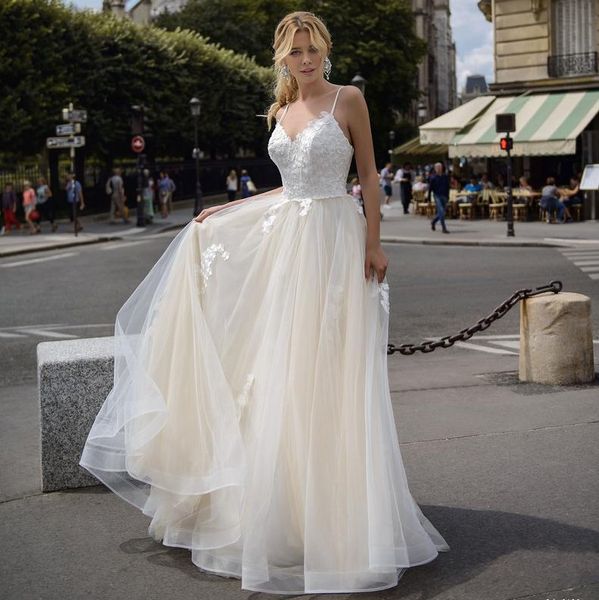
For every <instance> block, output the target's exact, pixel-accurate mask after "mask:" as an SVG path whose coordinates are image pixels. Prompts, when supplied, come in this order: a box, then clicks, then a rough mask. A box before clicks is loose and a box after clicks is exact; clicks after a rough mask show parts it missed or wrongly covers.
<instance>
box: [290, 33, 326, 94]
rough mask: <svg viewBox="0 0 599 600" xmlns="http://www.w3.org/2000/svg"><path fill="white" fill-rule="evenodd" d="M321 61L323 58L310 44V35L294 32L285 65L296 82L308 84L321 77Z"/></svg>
mask: <svg viewBox="0 0 599 600" xmlns="http://www.w3.org/2000/svg"><path fill="white" fill-rule="evenodd" d="M322 61H323V57H322V56H321V55H320V54H319V52H318V50H317V49H316V48H315V47H314V46H313V45H312V44H311V42H310V34H309V33H308V32H307V31H296V32H295V35H294V36H293V46H292V48H291V51H290V52H289V54H288V55H287V56H286V58H285V64H286V65H287V66H288V67H289V70H290V71H291V74H292V75H293V76H294V77H295V78H296V79H297V81H298V82H299V83H302V82H306V83H308V82H311V81H315V80H316V78H317V77H321V76H322V75H321V74H322V68H321V65H322Z"/></svg>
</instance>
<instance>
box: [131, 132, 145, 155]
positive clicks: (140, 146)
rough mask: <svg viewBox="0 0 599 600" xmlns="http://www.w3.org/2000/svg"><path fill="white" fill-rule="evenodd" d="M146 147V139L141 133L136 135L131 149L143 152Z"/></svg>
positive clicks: (132, 140)
mask: <svg viewBox="0 0 599 600" xmlns="http://www.w3.org/2000/svg"><path fill="white" fill-rule="evenodd" d="M145 147H146V141H145V140H144V139H143V137H142V136H141V135H135V136H133V138H132V139H131V149H132V150H133V152H138V153H139V152H143V150H144V148H145Z"/></svg>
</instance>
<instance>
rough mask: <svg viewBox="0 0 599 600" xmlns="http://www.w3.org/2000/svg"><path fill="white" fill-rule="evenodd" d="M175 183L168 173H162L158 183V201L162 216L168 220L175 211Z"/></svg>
mask: <svg viewBox="0 0 599 600" xmlns="http://www.w3.org/2000/svg"><path fill="white" fill-rule="evenodd" d="M175 189H176V186H175V182H174V181H173V180H172V179H171V178H170V177H169V174H168V173H167V172H166V171H161V172H160V180H159V181H158V199H159V202H160V214H161V216H162V218H163V219H166V218H167V217H168V215H169V213H170V212H171V211H172V210H173V194H174V192H175Z"/></svg>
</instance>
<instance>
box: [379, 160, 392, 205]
mask: <svg viewBox="0 0 599 600" xmlns="http://www.w3.org/2000/svg"><path fill="white" fill-rule="evenodd" d="M392 167H393V165H392V164H391V163H390V162H388V163H387V164H386V165H385V166H384V167H383V168H382V169H381V174H380V184H381V187H382V188H383V192H384V194H385V199H384V200H383V208H384V209H389V208H391V196H392V195H393V186H392V185H391V182H392V181H393V172H392V170H391V169H392Z"/></svg>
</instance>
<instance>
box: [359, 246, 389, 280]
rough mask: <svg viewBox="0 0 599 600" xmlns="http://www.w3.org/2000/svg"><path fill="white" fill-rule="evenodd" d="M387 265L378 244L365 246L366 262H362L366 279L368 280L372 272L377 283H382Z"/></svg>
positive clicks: (381, 248) (387, 262)
mask: <svg viewBox="0 0 599 600" xmlns="http://www.w3.org/2000/svg"><path fill="white" fill-rule="evenodd" d="M388 264H389V261H388V260H387V257H386V256H385V253H384V252H383V247H382V246H381V243H380V242H377V243H373V244H367V245H366V260H365V262H364V267H365V275H366V279H370V277H371V276H372V272H373V271H374V272H375V273H376V276H377V280H378V282H379V283H382V282H383V279H384V278H385V274H386V273H387V265H388Z"/></svg>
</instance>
